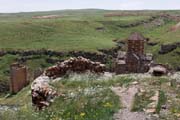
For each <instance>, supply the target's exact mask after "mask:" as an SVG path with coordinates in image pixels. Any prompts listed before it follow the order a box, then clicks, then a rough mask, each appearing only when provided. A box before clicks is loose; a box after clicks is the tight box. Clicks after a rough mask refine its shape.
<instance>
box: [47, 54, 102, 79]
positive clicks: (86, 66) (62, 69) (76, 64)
mask: <svg viewBox="0 0 180 120" xmlns="http://www.w3.org/2000/svg"><path fill="white" fill-rule="evenodd" d="M87 70H89V71H91V72H94V73H102V72H104V71H105V65H104V64H101V63H99V62H93V61H91V60H89V59H86V58H83V57H77V58H70V59H68V60H66V61H64V62H61V63H58V64H57V65H55V66H52V67H50V68H48V69H46V70H45V72H44V74H45V75H46V76H48V77H52V78H57V77H61V76H63V75H65V74H66V73H67V72H69V71H70V72H79V73H80V72H85V71H87Z"/></svg>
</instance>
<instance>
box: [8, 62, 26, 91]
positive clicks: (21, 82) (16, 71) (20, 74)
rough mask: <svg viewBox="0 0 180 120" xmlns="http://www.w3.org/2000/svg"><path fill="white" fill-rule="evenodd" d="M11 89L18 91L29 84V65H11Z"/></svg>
mask: <svg viewBox="0 0 180 120" xmlns="http://www.w3.org/2000/svg"><path fill="white" fill-rule="evenodd" d="M10 77H11V78H10V91H11V93H17V92H19V91H20V90H21V89H22V88H24V87H25V86H26V85H27V84H28V80H27V67H26V66H24V65H20V64H18V63H14V64H12V65H11V66H10Z"/></svg>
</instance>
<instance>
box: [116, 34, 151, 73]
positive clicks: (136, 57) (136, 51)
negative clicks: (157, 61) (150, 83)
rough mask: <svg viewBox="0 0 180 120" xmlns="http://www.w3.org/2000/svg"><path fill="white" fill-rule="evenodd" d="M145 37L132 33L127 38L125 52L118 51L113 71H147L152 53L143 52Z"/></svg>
mask: <svg viewBox="0 0 180 120" xmlns="http://www.w3.org/2000/svg"><path fill="white" fill-rule="evenodd" d="M145 41H146V39H145V38H144V37H143V36H142V35H141V34H140V33H137V32H135V33H132V35H130V37H129V38H128V40H127V43H128V46H127V47H128V48H127V52H121V51H120V52H119V53H118V57H117V59H116V62H115V72H116V73H117V74H121V73H144V72H148V70H149V67H150V63H151V62H152V55H151V54H145V53H144V42H145Z"/></svg>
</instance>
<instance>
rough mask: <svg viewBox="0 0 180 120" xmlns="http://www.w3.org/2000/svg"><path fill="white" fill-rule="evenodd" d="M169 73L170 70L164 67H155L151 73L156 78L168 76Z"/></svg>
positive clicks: (151, 69) (152, 67)
mask: <svg viewBox="0 0 180 120" xmlns="http://www.w3.org/2000/svg"><path fill="white" fill-rule="evenodd" d="M168 72H169V70H168V68H167V67H166V66H164V65H160V64H158V65H154V66H151V67H150V70H149V73H150V74H152V75H154V76H162V75H167V74H168Z"/></svg>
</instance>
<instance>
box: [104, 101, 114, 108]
mask: <svg viewBox="0 0 180 120" xmlns="http://www.w3.org/2000/svg"><path fill="white" fill-rule="evenodd" d="M103 106H104V107H112V104H111V103H109V102H107V103H105V104H104V105H103Z"/></svg>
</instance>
